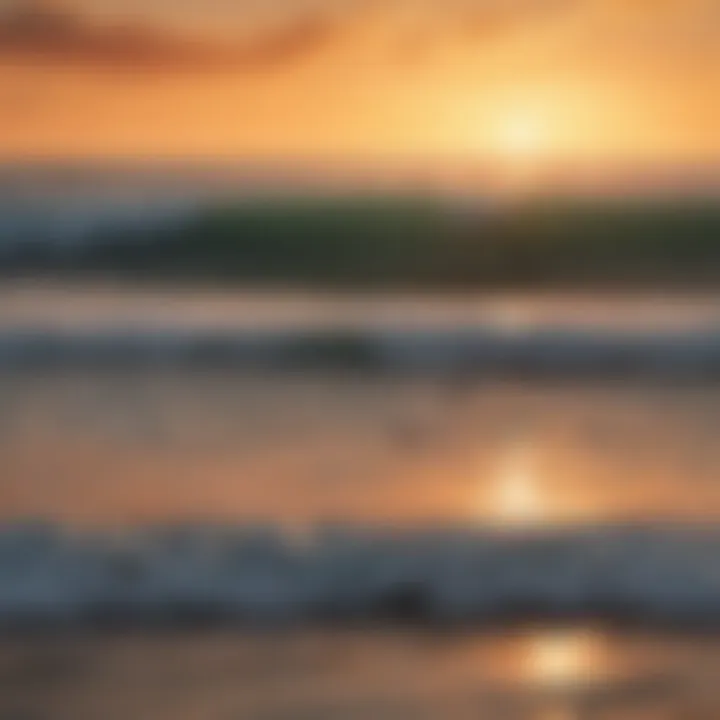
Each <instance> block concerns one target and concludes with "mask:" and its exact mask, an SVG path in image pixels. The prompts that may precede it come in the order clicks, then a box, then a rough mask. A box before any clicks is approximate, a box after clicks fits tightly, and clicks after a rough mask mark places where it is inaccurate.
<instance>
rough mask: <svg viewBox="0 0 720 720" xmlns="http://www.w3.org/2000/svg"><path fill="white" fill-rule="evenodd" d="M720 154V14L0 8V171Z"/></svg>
mask: <svg viewBox="0 0 720 720" xmlns="http://www.w3.org/2000/svg"><path fill="white" fill-rule="evenodd" d="M296 154H297V155H316V154H326V155H340V156H343V155H347V156H358V155H360V156H362V155H373V156H378V155H379V156H396V155H412V156H416V155H458V154H459V155H462V156H465V157H467V156H472V155H473V154H477V155H478V156H483V155H488V154H492V155H506V156H518V157H530V156H533V157H536V158H540V157H543V158H559V157H580V156H582V157H591V158H611V157H622V158H627V157H631V158H636V157H637V158H666V157H670V158H676V157H679V158H692V159H708V158H715V159H720V0H67V2H54V1H51V0H43V1H40V0H25V1H20V2H11V1H10V0H0V157H6V158H7V157H11V158H18V157H19V158H22V157H30V156H32V157H36V156H63V157H65V156H70V157H86V156H91V157H97V156H143V157H146V156H152V157H155V156H203V157H205V156H213V157H230V156H232V157H235V156H267V155H269V156H274V157H277V156H280V157H284V156H289V155H296Z"/></svg>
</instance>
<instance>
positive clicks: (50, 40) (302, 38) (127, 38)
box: [0, 2, 335, 71]
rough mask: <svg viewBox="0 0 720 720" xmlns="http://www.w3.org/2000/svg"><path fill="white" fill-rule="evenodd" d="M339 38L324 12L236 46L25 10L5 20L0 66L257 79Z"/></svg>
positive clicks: (50, 8) (41, 8) (54, 10)
mask: <svg viewBox="0 0 720 720" xmlns="http://www.w3.org/2000/svg"><path fill="white" fill-rule="evenodd" d="M334 34H335V27H334V24H333V22H332V18H331V17H330V16H329V15H327V14H326V13H319V12H315V13H306V14H304V15H301V16H299V17H294V18H291V19H289V20H287V21H286V22H284V23H280V24H278V25H276V26H275V27H273V28H269V29H266V30H265V31H262V32H257V33H251V34H248V35H247V36H243V37H242V38H238V39H237V40H235V41H233V42H230V41H229V40H227V39H225V40H222V41H219V40H217V39H212V38H210V37H208V36H206V35H205V36H204V35H197V36H189V35H181V34H178V33H173V32H171V31H169V30H166V29H163V28H160V27H158V26H153V25H149V24H148V25H143V24H138V23H134V24H131V23H120V22H115V23H100V22H99V21H97V20H94V19H91V18H90V17H88V16H86V15H84V14H83V13H81V12H80V11H78V10H76V9H74V8H72V7H66V6H61V5H56V4H47V3H37V2H32V3H27V2H26V3H22V4H20V5H17V6H15V7H14V8H12V9H10V10H7V11H6V12H5V13H4V14H2V16H0V63H4V64H19V63H45V64H48V65H52V66H67V65H79V66H83V67H87V66H89V67H102V68H109V69H113V68H115V69H140V70H151V69H158V70H166V71H171V70H176V71H183V70H185V71H188V70H190V71H192V70H219V71H221V70H247V71H251V70H262V69H265V68H270V67H272V66H274V65H282V64H286V63H289V62H292V61H295V60H297V59H299V58H301V57H304V56H306V55H309V54H312V53H314V52H316V51H317V50H319V49H320V48H322V47H323V46H325V44H326V43H328V42H329V41H331V39H332V37H333V36H334Z"/></svg>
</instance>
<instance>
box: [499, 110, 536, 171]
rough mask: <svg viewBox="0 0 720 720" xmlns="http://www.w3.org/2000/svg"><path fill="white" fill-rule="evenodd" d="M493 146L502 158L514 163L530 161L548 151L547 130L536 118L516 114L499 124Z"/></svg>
mask: <svg viewBox="0 0 720 720" xmlns="http://www.w3.org/2000/svg"><path fill="white" fill-rule="evenodd" d="M495 144H496V147H497V151H498V153H499V154H500V155H502V156H503V157H506V158H508V159H513V160H514V161H528V160H532V159H534V158H537V157H538V156H539V155H541V154H542V153H544V152H546V151H547V150H548V144H549V137H548V130H547V127H546V126H545V123H544V122H543V121H542V120H541V119H540V118H539V117H538V116H536V115H532V114H529V113H527V114H522V113H518V114H516V115H511V116H509V117H507V118H505V119H504V120H503V121H502V122H501V123H500V124H499V126H498V128H497V130H496V132H495Z"/></svg>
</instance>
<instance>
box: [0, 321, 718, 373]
mask: <svg viewBox="0 0 720 720" xmlns="http://www.w3.org/2000/svg"><path fill="white" fill-rule="evenodd" d="M157 365H161V366H164V365H168V366H179V367H186V366H190V367H195V366H199V367H218V366H219V367H222V366H228V367H237V368H243V367H247V368H262V369H278V370H282V369H284V370H287V369H312V368H318V369H325V370H326V369H339V370H363V371H375V372H420V373H423V372H425V373H428V372H429V373H432V372H449V373H461V374H463V373H468V374H474V373H478V374H483V373H485V374H500V375H502V374H511V375H517V374H520V375H531V376H533V375H538V376H543V375H550V376H553V375H556V376H562V377H572V376H573V375H581V376H585V375H601V376H602V375H619V376H623V375H631V376H632V375H638V374H640V375H660V376H663V377H665V376H680V377H702V378H704V379H706V378H708V377H714V376H716V375H720V330H718V331H716V330H713V329H711V328H708V329H699V330H691V331H659V332H644V333H643V332H632V331H615V330H582V329H568V328H564V329H562V330H554V329H552V328H535V329H527V330H524V329H516V330H514V329H502V328H496V327H484V328H471V329H458V330H452V331H450V330H448V331H439V330H438V331H435V330H432V331H430V330H428V331H424V330H395V329H378V330H347V331H346V330H343V329H339V330H333V329H328V330H324V329H323V330H307V331H305V330H299V331H292V330H288V331H284V330H268V331H249V330H243V331H225V330H222V331H204V330H184V329H172V330H170V329H168V330H150V329H143V330H127V331H123V330H112V331H95V330H93V331H87V332H85V331H54V330H45V329H37V330H32V329H17V330H5V331H2V332H0V368H13V367H14V368H32V367H56V366H60V367H68V366H69V367H72V366H81V367H86V366H91V367H106V366H107V367H128V366H157Z"/></svg>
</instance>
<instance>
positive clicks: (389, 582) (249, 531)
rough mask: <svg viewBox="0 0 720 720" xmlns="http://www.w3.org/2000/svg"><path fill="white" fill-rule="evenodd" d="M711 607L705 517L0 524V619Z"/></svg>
mask: <svg viewBox="0 0 720 720" xmlns="http://www.w3.org/2000/svg"><path fill="white" fill-rule="evenodd" d="M545 618H552V619H563V618H572V619H580V618H587V619H604V620H608V621H617V622H627V623H656V624H658V625H667V626H672V625H688V624H702V625H703V626H706V625H715V624H718V623H720V531H718V530H717V529H713V528H700V527H694V528H688V527H659V526H648V527H640V526H633V527H630V526H626V527H620V526H616V527H594V528H583V529H578V528H574V529H573V528H566V529H562V530H560V529H556V530H533V531H525V532H520V533H511V532H510V531H508V530H504V531H503V530H493V529H484V530H483V529H473V528H471V529H463V528H444V529H443V528H414V529H404V530H400V529H383V528H377V527H376V528H365V529H362V528H357V527H349V526H335V527H325V528H318V529H316V530H314V531H313V532H311V533H307V534H304V535H298V534H295V535H293V534H288V533H287V531H283V530H282V529H281V528H279V527H273V526H266V527H260V526H258V527H227V526H224V527H220V526H213V525H197V524H196V525H190V524H186V525H176V526H172V527H152V528H144V529H137V528H136V529H133V530H125V531H116V532H109V531H104V532H92V531H85V532H71V531H69V530H67V529H62V528H60V527H55V526H33V525H16V526H5V527H3V528H2V529H1V530H0V626H1V627H3V628H5V629H17V628H27V627H38V626H56V625H57V626H68V625H69V626H77V625H88V624H89V625H94V624H99V625H104V624H112V623H120V624H129V625H135V624H137V625H143V626H144V625H155V624H163V625H169V626H175V625H177V624H180V623H196V622H197V623H204V622H220V623H267V624H269V625H271V626H272V625H274V624H281V623H287V622H348V621H359V620H387V621H403V622H416V623H424V624H430V623H433V624H445V623H448V624H454V623H483V622H485V623H487V622H498V621H501V620H502V621H512V620H518V621H519V620H532V619H545Z"/></svg>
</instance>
